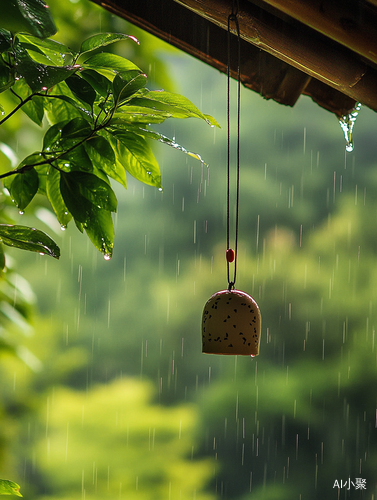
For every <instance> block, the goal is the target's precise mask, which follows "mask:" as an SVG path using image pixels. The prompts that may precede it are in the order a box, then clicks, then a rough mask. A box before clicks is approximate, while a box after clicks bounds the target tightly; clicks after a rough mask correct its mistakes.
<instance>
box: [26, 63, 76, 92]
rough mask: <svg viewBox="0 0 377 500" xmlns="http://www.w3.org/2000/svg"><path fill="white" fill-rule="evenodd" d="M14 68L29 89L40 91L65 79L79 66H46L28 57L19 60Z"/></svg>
mask: <svg viewBox="0 0 377 500" xmlns="http://www.w3.org/2000/svg"><path fill="white" fill-rule="evenodd" d="M16 68H17V73H18V75H19V76H22V77H24V78H25V80H26V82H27V84H28V85H29V86H30V88H31V90H32V91H33V92H40V91H42V90H47V89H51V88H52V87H54V86H55V85H56V84H57V83H60V82H62V81H64V80H66V79H67V78H68V77H69V76H70V75H72V74H73V73H75V72H76V71H77V70H78V68H79V66H78V65H75V66H64V67H61V66H47V65H46V64H40V63H37V62H34V61H33V60H32V59H30V60H22V61H20V62H19V63H18V64H17V66H16Z"/></svg>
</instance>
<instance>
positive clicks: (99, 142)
mask: <svg viewBox="0 0 377 500" xmlns="http://www.w3.org/2000/svg"><path fill="white" fill-rule="evenodd" d="M84 146H85V149H86V151H87V153H88V155H89V158H90V159H91V161H92V163H93V165H94V166H95V167H96V168H98V169H99V170H102V171H103V172H105V173H106V174H107V175H108V176H109V177H111V178H112V179H114V180H116V181H117V182H119V183H120V184H122V185H123V186H124V187H125V188H127V179H126V172H125V170H124V168H123V166H122V165H120V164H119V162H118V161H117V160H116V157H115V153H114V150H113V148H112V147H111V145H110V143H109V141H108V140H106V139H105V138H104V137H101V136H96V137H92V138H91V139H89V140H88V141H86V142H85V144H84Z"/></svg>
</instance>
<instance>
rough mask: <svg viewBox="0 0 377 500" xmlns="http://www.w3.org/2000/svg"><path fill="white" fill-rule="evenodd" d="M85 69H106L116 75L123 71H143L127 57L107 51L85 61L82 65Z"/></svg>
mask: <svg viewBox="0 0 377 500" xmlns="http://www.w3.org/2000/svg"><path fill="white" fill-rule="evenodd" d="M82 66H83V67H84V69H87V68H89V69H94V70H101V71H100V72H101V73H102V70H105V73H106V74H108V75H115V74H116V73H123V72H125V71H130V70H133V71H139V72H140V73H141V70H140V68H138V67H137V66H136V65H135V64H134V63H133V62H131V61H129V60H128V59H125V58H124V57H121V56H117V55H115V54H109V53H107V52H103V53H101V54H95V55H94V56H92V57H90V58H89V59H87V60H86V61H85V63H84V64H83V65H82Z"/></svg>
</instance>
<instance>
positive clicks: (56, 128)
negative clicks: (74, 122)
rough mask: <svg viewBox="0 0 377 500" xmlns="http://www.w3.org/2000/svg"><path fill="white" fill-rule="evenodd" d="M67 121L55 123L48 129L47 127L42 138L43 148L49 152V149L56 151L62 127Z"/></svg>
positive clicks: (58, 147) (58, 146)
mask: <svg viewBox="0 0 377 500" xmlns="http://www.w3.org/2000/svg"><path fill="white" fill-rule="evenodd" d="M67 123H68V120H65V121H63V122H59V123H55V125H52V126H51V127H50V128H49V129H47V131H46V133H45V135H44V138H43V150H44V151H46V152H47V153H49V152H50V151H56V150H59V149H60V139H61V135H62V129H63V127H64V125H66V124H67Z"/></svg>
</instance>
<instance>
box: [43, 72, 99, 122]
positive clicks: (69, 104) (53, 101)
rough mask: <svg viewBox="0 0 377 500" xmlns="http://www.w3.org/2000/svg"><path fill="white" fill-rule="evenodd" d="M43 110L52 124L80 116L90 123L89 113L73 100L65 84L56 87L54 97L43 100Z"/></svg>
mask: <svg viewBox="0 0 377 500" xmlns="http://www.w3.org/2000/svg"><path fill="white" fill-rule="evenodd" d="M71 95H72V97H71ZM44 108H45V111H46V113H47V116H48V119H49V121H50V122H51V123H53V124H56V123H59V122H62V121H64V120H71V119H72V118H74V117H75V116H81V117H82V118H85V119H86V120H88V121H89V122H91V121H92V115H91V112H90V111H89V110H88V109H86V108H85V107H83V106H82V105H81V103H80V102H78V101H76V100H75V99H74V96H73V94H72V93H71V91H70V90H69V88H68V85H67V84H66V83H65V82H61V83H58V84H57V85H56V87H55V88H54V97H52V98H51V97H50V98H44Z"/></svg>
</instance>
